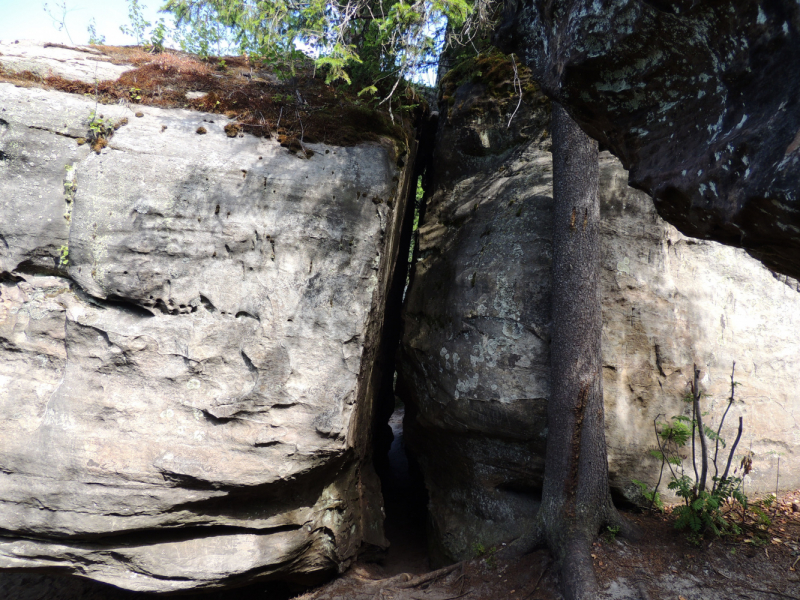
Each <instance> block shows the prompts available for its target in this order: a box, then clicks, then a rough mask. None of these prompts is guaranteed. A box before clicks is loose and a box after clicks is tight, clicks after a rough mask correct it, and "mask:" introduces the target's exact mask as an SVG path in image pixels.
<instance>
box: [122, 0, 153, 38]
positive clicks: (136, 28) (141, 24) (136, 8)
mask: <svg viewBox="0 0 800 600" xmlns="http://www.w3.org/2000/svg"><path fill="white" fill-rule="evenodd" d="M143 9H144V5H141V4H139V0H128V21H129V24H128V25H120V26H119V30H120V31H121V32H122V33H123V34H125V35H129V36H131V37H132V38H134V39H135V40H136V44H137V45H138V46H141V45H142V44H144V41H145V34H146V31H147V29H148V28H149V27H150V26H151V25H152V23H151V22H150V21H148V20H146V19H145V18H144V15H143V14H142V10H143ZM162 21H163V20H162Z"/></svg>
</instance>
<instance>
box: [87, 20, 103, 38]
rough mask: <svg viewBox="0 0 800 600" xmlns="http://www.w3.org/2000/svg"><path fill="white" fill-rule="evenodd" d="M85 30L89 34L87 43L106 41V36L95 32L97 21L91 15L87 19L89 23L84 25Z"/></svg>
mask: <svg viewBox="0 0 800 600" xmlns="http://www.w3.org/2000/svg"><path fill="white" fill-rule="evenodd" d="M86 31H87V32H88V34H89V44H91V45H95V44H105V43H106V36H104V35H99V34H98V33H97V22H96V21H95V20H94V17H92V18H91V19H90V21H89V25H88V26H87V27H86Z"/></svg>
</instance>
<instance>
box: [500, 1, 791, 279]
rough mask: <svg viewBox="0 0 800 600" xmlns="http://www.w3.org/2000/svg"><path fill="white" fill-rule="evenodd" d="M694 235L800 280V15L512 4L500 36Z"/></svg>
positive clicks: (764, 6)
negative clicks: (730, 247) (737, 250)
mask: <svg viewBox="0 0 800 600" xmlns="http://www.w3.org/2000/svg"><path fill="white" fill-rule="evenodd" d="M497 40H498V43H501V44H502V45H503V47H504V48H505V49H506V50H507V51H514V52H516V53H517V54H518V55H519V56H520V57H522V59H523V60H524V62H525V63H526V64H527V65H528V66H530V67H531V69H532V70H533V72H534V79H536V80H537V81H538V82H540V83H541V85H542V87H543V89H544V90H545V92H546V93H547V94H548V95H549V96H550V97H552V98H553V99H555V100H557V101H558V102H560V103H562V104H563V105H564V106H565V107H566V108H567V109H568V111H569V113H570V114H571V115H572V116H573V118H574V119H575V120H576V121H577V122H578V123H579V124H580V125H581V127H582V128H583V129H584V130H585V131H586V132H587V133H588V134H589V135H591V136H592V137H594V138H595V139H597V140H599V141H600V144H601V148H602V147H603V146H605V147H606V148H608V149H610V150H611V151H612V152H613V153H614V154H615V155H616V156H617V157H619V158H620V160H621V161H622V164H623V165H624V166H625V168H627V169H629V170H630V172H629V177H630V184H631V185H632V186H633V187H636V188H639V189H642V190H645V191H647V192H648V193H649V194H650V195H651V196H653V198H654V200H655V204H656V208H657V210H658V212H659V214H660V215H661V217H663V218H664V219H665V220H667V221H668V222H670V223H672V224H673V225H675V226H676V227H677V228H678V229H679V230H680V231H681V232H683V233H684V234H686V235H691V236H694V237H697V238H703V239H711V240H715V241H718V242H722V243H725V244H729V245H734V246H739V247H742V248H745V249H746V250H747V251H748V252H749V253H750V254H752V255H753V256H755V257H757V258H758V259H759V260H761V261H763V262H764V264H765V265H767V266H768V267H769V268H771V269H774V270H776V271H779V272H781V273H785V274H787V275H790V276H792V277H795V278H798V277H800V197H798V192H797V190H798V189H799V188H800V5H798V4H797V2H794V1H793V0H777V1H774V2H750V1H744V0H741V1H738V0H737V1H727V2H695V1H694V0H679V1H675V2H660V1H644V2H643V1H638V0H612V1H610V2H594V1H592V0H559V1H556V2H539V1H538V0H509V1H508V2H506V17H505V22H504V24H503V26H502V28H501V30H500V33H499V34H498V35H497Z"/></svg>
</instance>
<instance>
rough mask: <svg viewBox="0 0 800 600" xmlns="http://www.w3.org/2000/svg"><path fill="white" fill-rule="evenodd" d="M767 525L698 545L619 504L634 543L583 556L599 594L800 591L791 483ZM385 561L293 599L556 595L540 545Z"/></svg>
mask: <svg viewBox="0 0 800 600" xmlns="http://www.w3.org/2000/svg"><path fill="white" fill-rule="evenodd" d="M768 514H769V516H770V517H771V520H772V524H771V525H770V527H769V528H768V529H763V528H762V529H760V530H757V531H756V530H755V529H753V528H752V524H751V527H749V528H747V529H746V530H745V533H744V534H743V535H741V536H737V537H736V538H735V539H729V540H721V539H717V540H706V541H705V542H703V543H702V544H701V545H700V546H699V547H698V546H694V545H692V544H690V543H689V542H688V541H687V538H686V536H685V534H683V533H681V532H679V531H677V530H676V529H675V528H674V525H673V523H674V519H673V518H672V517H671V516H670V515H669V514H665V515H662V514H659V513H646V514H643V513H640V514H635V513H628V514H627V516H628V518H630V519H631V520H633V521H634V522H636V523H637V524H638V525H639V526H640V527H641V529H642V530H643V532H644V536H643V539H642V540H641V541H640V542H638V543H630V542H627V541H625V540H622V539H620V538H616V539H611V538H610V536H606V537H603V536H601V537H600V538H598V540H597V541H596V542H595V543H594V547H593V553H592V556H593V557H594V559H595V571H596V573H597V575H598V580H599V583H600V586H601V589H602V590H603V591H602V594H601V596H600V598H603V599H607V600H662V599H663V600H666V599H670V600H672V599H674V600H701V599H703V600H705V599H708V600H733V599H739V598H742V599H752V600H760V599H765V600H766V599H768V598H771V599H780V598H784V599H789V600H792V599H795V600H800V491H798V492H794V493H790V494H786V495H783V496H781V498H780V500H779V502H777V503H775V504H774V505H773V506H772V507H771V508H770V509H769V510H768ZM385 568H386V567H385V566H381V565H379V564H357V565H355V566H354V567H353V568H352V569H350V570H349V571H348V572H347V573H345V574H344V575H343V576H342V577H340V578H338V579H336V580H335V581H333V582H331V583H329V584H327V585H324V586H322V587H321V588H319V589H317V590H314V591H311V592H308V593H306V594H302V595H300V596H297V597H296V600H389V599H392V600H412V599H413V600H455V599H456V598H464V599H465V600H495V599H501V598H502V599H514V600H516V599H519V600H551V599H552V600H557V599H560V598H561V595H560V593H559V592H558V579H557V573H556V572H555V569H554V568H553V564H552V561H551V559H550V557H549V555H548V553H547V552H545V551H538V552H534V553H532V554H529V555H527V556H524V557H523V558H521V559H518V560H506V559H504V558H503V553H502V551H500V552H497V553H493V552H491V551H490V552H488V553H487V555H485V556H484V557H481V558H477V559H474V560H471V561H469V562H465V563H459V564H457V565H454V566H451V567H447V568H445V569H440V570H438V571H433V572H430V573H426V574H422V575H410V574H400V575H396V576H394V577H386V573H385Z"/></svg>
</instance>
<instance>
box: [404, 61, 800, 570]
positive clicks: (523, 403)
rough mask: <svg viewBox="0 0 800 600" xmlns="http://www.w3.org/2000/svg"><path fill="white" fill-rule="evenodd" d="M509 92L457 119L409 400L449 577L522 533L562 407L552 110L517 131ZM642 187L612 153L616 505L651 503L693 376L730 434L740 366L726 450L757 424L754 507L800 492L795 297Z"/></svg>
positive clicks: (427, 250)
mask: <svg viewBox="0 0 800 600" xmlns="http://www.w3.org/2000/svg"><path fill="white" fill-rule="evenodd" d="M474 71H481V72H486V69H485V68H475V69H474ZM510 86H511V82H510V81H509V82H508V85H507V86H506V87H510ZM504 89H505V87H504V86H499V90H498V86H494V87H492V86H491V85H488V84H483V83H481V82H480V80H478V81H477V82H476V81H475V80H474V78H473V81H468V82H466V83H464V84H463V85H461V86H459V87H458V89H457V90H456V91H455V92H452V96H451V97H453V98H454V99H455V100H454V101H453V102H449V103H447V102H446V104H449V107H450V108H449V109H448V111H447V112H446V113H444V114H443V115H442V117H441V119H440V128H439V133H438V137H437V141H436V148H435V150H434V155H433V161H432V163H431V169H432V173H431V174H430V180H431V181H432V182H433V188H432V189H430V190H429V194H428V197H427V202H426V209H425V212H424V215H423V217H422V219H421V223H420V228H419V232H418V235H419V240H418V253H417V262H416V264H415V266H414V272H413V273H412V278H411V284H410V287H409V290H408V295H407V301H406V305H405V308H404V320H405V324H404V327H405V333H404V338H403V342H402V347H401V352H400V361H399V363H398V388H397V389H398V391H399V393H400V394H401V395H402V396H403V398H404V400H405V401H406V405H407V408H406V415H407V417H406V430H405V436H406V440H407V443H408V444H409V446H410V448H411V449H412V450H413V451H414V453H415V455H416V457H417V458H418V460H419V462H420V464H421V467H422V470H423V473H424V476H425V481H426V486H427V487H428V491H429V494H430V503H429V511H430V531H429V535H430V537H429V542H430V546H431V550H432V556H433V558H434V560H436V561H438V562H446V561H451V560H456V559H462V558H466V557H469V556H470V555H472V554H473V553H474V548H475V545H476V544H480V545H482V546H483V547H485V548H489V547H490V546H492V545H496V544H500V543H501V542H505V541H508V540H509V539H512V538H514V537H517V536H519V535H521V534H522V533H523V532H524V531H525V530H526V528H527V527H528V526H529V524H530V521H531V519H532V518H533V516H534V513H535V510H536V508H537V501H538V499H539V497H540V493H541V486H542V478H543V470H544V451H545V440H546V436H547V422H546V405H547V400H548V397H549V393H550V380H549V376H550V369H549V323H550V277H551V275H550V262H551V236H552V159H551V154H550V152H549V140H548V138H547V134H546V132H547V129H548V116H547V115H548V106H547V105H546V104H543V103H541V102H540V101H537V100H536V99H535V98H534V97H531V98H530V99H528V100H527V101H526V102H524V103H523V105H522V107H521V108H520V110H519V112H518V114H517V115H516V116H515V117H514V120H512V123H511V126H510V127H509V126H508V119H509V117H510V116H511V113H512V112H513V110H514V108H515V105H516V104H517V98H514V97H510V96H508V95H507V94H504V93H503V90H504ZM517 119H519V121H518V124H517V125H515V123H516V122H517ZM515 127H524V129H516V130H515ZM463 164H469V165H470V169H469V170H465V169H459V168H458V165H463ZM627 178H628V174H627V173H626V172H625V170H624V169H623V168H622V166H621V165H620V163H619V161H618V160H617V159H615V158H614V157H613V156H611V155H610V154H609V153H607V152H604V153H602V154H601V160H600V196H601V216H602V219H601V223H602V229H601V235H602V258H601V260H602V291H601V293H602V308H603V368H604V395H605V409H606V424H607V443H608V458H609V472H610V479H611V486H612V490H613V492H614V493H615V494H617V495H618V496H624V497H627V498H628V499H629V500H634V501H636V500H637V499H641V497H640V496H638V488H637V487H636V486H635V485H633V484H632V481H631V480H632V479H639V480H642V481H645V482H648V483H650V484H651V485H652V484H654V483H655V482H656V480H657V478H658V473H659V467H660V461H657V460H655V459H654V458H652V457H651V456H650V455H649V453H648V451H649V450H650V449H652V448H654V447H655V437H654V433H653V420H654V419H656V418H657V417H659V415H661V416H660V418H659V420H667V419H669V418H670V417H671V416H673V415H680V414H686V411H687V410H688V406H689V405H687V404H686V403H684V402H683V397H684V396H685V394H686V392H687V383H688V381H689V379H690V378H691V376H692V367H693V364H694V363H696V364H697V365H698V367H699V368H700V369H701V372H702V379H701V385H702V387H703V390H704V392H706V393H707V394H708V395H709V398H708V399H707V400H704V401H703V402H704V410H708V411H710V417H709V418H710V419H711V421H712V423H713V424H714V426H715V427H716V424H717V423H718V422H719V419H720V416H721V415H722V412H723V410H724V405H725V402H726V398H727V397H728V396H729V394H730V375H731V368H732V364H733V361H734V360H735V361H736V376H735V379H736V381H738V382H740V383H741V384H742V385H741V387H738V388H737V391H736V398H737V399H738V401H737V403H736V404H735V405H734V406H733V407H732V408H731V410H730V413H729V414H728V417H727V419H726V425H725V428H723V432H722V433H723V437H725V438H727V440H728V443H729V446H730V443H732V441H733V439H734V438H735V437H736V426H737V424H738V417H739V416H742V417H744V435H743V438H742V441H741V442H740V444H739V448H738V450H737V453H736V455H737V461H736V464H738V462H739V461H738V458H740V457H741V456H742V455H744V454H745V453H747V452H749V451H752V453H753V454H754V463H753V464H754V467H753V471H752V472H751V473H750V474H749V475H748V476H747V478H746V491H747V493H755V494H759V493H766V492H769V491H774V490H775V483H776V476H777V475H778V469H780V477H779V487H780V488H781V489H794V488H796V487H797V486H798V485H800V438H799V437H798V434H797V425H798V423H797V418H798V414H800V400H799V399H798V397H797V393H796V392H797V388H798V381H800V375H798V373H797V370H796V365H797V364H798V361H800V341H799V340H798V337H797V335H796V331H797V328H798V326H800V320H798V319H800V316H799V315H800V287H799V286H798V283H797V281H795V280H792V279H789V278H787V277H785V276H775V275H774V274H773V273H772V272H771V271H769V270H768V269H767V268H765V267H764V266H763V265H762V264H761V263H760V262H759V261H757V260H755V259H754V258H752V257H750V256H748V254H747V253H746V252H745V251H743V250H741V249H735V248H730V247H727V246H724V245H721V244H719V243H716V242H711V241H705V240H698V239H695V238H689V237H686V236H684V235H682V234H681V233H680V232H678V231H677V230H676V229H675V227H673V226H671V225H669V224H667V223H666V222H664V221H663V220H662V219H661V218H660V217H659V216H658V215H657V214H656V211H655V209H654V207H653V202H652V200H651V199H650V198H649V197H648V196H647V195H646V194H644V193H643V192H641V191H638V190H636V189H633V188H631V187H629V186H628V185H627ZM725 458H727V454H726V455H725ZM778 461H780V465H779V464H778ZM719 463H720V465H721V467H720V470H722V469H724V464H723V462H722V460H720V461H719ZM686 467H687V469H688V470H691V468H690V466H689V464H688V463H687V464H686ZM665 488H666V485H665V484H664V483H662V489H661V491H662V492H666V489H665Z"/></svg>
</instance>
